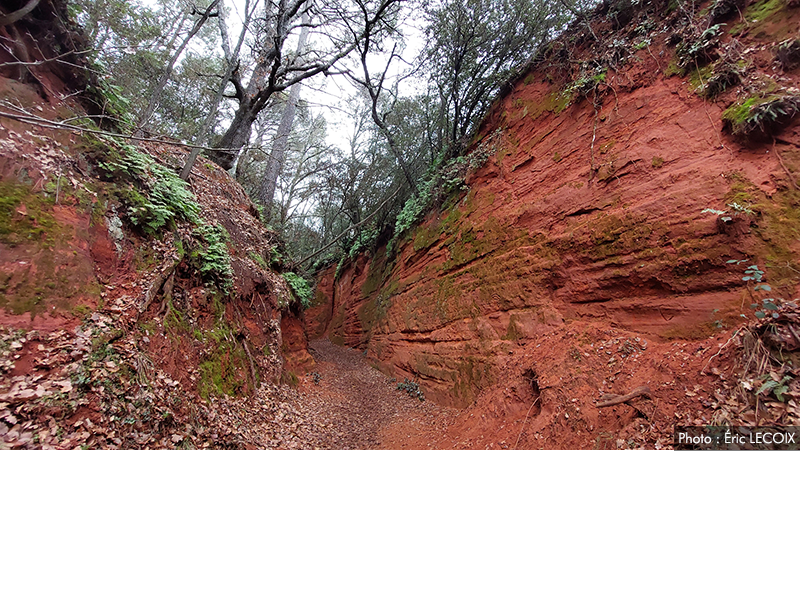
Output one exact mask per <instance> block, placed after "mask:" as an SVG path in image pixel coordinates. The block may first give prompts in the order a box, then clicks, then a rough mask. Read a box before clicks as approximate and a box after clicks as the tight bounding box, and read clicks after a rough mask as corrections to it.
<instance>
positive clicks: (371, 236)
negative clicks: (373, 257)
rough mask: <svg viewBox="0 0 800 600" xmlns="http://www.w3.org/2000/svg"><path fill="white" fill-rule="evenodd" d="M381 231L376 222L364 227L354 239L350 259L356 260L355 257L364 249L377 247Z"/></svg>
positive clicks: (349, 253)
mask: <svg viewBox="0 0 800 600" xmlns="http://www.w3.org/2000/svg"><path fill="white" fill-rule="evenodd" d="M379 233H380V232H379V231H378V229H377V228H376V227H375V225H374V224H373V225H371V226H370V227H368V228H367V229H362V230H361V231H359V232H358V234H357V235H356V237H355V239H354V240H353V245H352V246H350V251H349V252H348V255H349V256H350V260H355V257H356V256H358V254H359V253H360V252H362V251H365V250H372V249H373V248H375V244H376V243H377V241H378V235H379Z"/></svg>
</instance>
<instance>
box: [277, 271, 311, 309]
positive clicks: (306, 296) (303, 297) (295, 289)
mask: <svg viewBox="0 0 800 600" xmlns="http://www.w3.org/2000/svg"><path fill="white" fill-rule="evenodd" d="M283 278H284V279H285V280H286V283H287V284H288V285H289V289H290V290H292V294H293V295H294V297H295V300H297V301H298V302H299V303H300V304H302V306H303V308H308V307H309V306H311V302H312V301H313V300H314V290H313V289H312V287H311V285H310V284H309V283H308V281H306V280H305V279H304V278H303V277H301V276H300V275H298V274H297V273H292V272H289V273H284V274H283Z"/></svg>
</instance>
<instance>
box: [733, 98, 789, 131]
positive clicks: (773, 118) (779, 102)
mask: <svg viewBox="0 0 800 600" xmlns="http://www.w3.org/2000/svg"><path fill="white" fill-rule="evenodd" d="M798 113H800V95H797V94H793V93H781V94H774V95H772V96H769V97H766V98H764V97H760V96H751V97H750V98H747V99H746V100H744V101H742V102H738V103H736V104H734V105H733V106H731V107H730V108H728V109H727V110H726V111H725V112H723V113H722V123H723V127H724V128H725V129H726V130H727V131H730V132H731V133H732V134H733V135H735V136H738V137H740V138H744V139H754V140H757V139H759V138H764V137H765V136H770V135H773V134H775V133H777V132H778V131H780V130H781V129H783V128H784V127H786V126H787V125H788V124H789V123H790V122H791V121H792V119H794V117H795V116H797V114H798Z"/></svg>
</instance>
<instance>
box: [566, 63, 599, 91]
mask: <svg viewBox="0 0 800 600" xmlns="http://www.w3.org/2000/svg"><path fill="white" fill-rule="evenodd" d="M607 72H608V69H607V68H606V67H597V68H596V69H595V70H594V71H593V72H590V73H587V74H585V75H583V76H582V77H580V78H578V79H577V80H575V81H573V82H572V83H571V84H570V85H569V86H567V88H566V90H565V93H566V94H567V95H569V96H570V97H573V96H578V97H583V98H588V97H589V96H591V95H592V94H594V92H595V90H596V89H597V88H598V86H599V85H600V84H601V83H605V80H606V73H607Z"/></svg>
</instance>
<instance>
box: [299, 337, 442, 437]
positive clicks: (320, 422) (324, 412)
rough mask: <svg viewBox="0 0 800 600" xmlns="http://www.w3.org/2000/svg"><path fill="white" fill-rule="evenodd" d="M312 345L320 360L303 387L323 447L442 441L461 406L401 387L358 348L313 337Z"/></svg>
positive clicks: (305, 405) (307, 410) (306, 409)
mask: <svg viewBox="0 0 800 600" xmlns="http://www.w3.org/2000/svg"><path fill="white" fill-rule="evenodd" d="M310 351H311V354H312V355H313V356H314V358H315V359H316V360H317V370H316V371H315V373H317V374H318V375H316V376H315V375H314V373H311V374H309V375H307V376H306V377H305V378H304V381H303V383H302V385H301V389H300V392H301V398H302V403H303V407H304V409H305V412H306V414H307V415H311V414H313V415H314V421H315V425H316V429H317V431H320V432H321V438H322V439H321V440H320V441H321V442H322V445H323V446H324V447H328V448H333V449H375V448H386V449H391V448H398V449H399V448H419V449H426V448H433V447H441V442H442V441H443V439H444V437H445V431H446V429H447V427H448V426H449V424H450V423H452V421H453V419H454V418H455V415H457V414H458V410H456V409H452V408H444V407H441V406H438V405H436V404H434V403H433V402H430V401H420V400H418V399H417V398H414V397H411V396H410V395H408V394H406V393H405V392H402V391H399V390H398V389H397V383H396V382H395V381H394V380H392V379H390V378H389V377H387V376H386V375H384V374H383V373H381V372H380V371H378V370H377V369H376V368H375V367H373V366H372V365H371V364H370V363H369V362H368V361H367V359H366V358H365V357H364V355H363V354H362V353H361V352H359V351H357V350H353V349H351V348H342V347H340V346H336V345H335V344H333V343H331V342H330V341H329V340H327V339H322V340H316V341H313V342H311V344H310Z"/></svg>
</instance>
